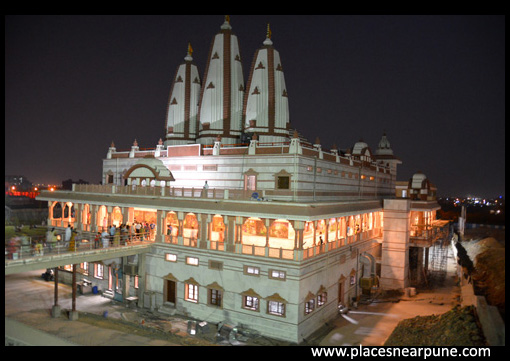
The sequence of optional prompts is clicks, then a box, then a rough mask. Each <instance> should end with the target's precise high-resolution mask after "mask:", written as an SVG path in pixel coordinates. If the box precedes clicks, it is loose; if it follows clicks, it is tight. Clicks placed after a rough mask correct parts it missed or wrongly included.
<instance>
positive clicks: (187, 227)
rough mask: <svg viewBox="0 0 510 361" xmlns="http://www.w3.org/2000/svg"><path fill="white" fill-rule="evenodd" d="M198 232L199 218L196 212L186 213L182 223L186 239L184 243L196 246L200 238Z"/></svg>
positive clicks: (183, 235) (183, 234)
mask: <svg viewBox="0 0 510 361" xmlns="http://www.w3.org/2000/svg"><path fill="white" fill-rule="evenodd" d="M198 234H199V230H198V220H197V217H196V215H195V214H194V213H188V214H186V216H185V217H184V222H183V224H182V237H183V239H184V245H185V246H192V247H195V246H196V242H197V239H198Z"/></svg>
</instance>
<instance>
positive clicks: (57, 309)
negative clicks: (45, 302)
mask: <svg viewBox="0 0 510 361" xmlns="http://www.w3.org/2000/svg"><path fill="white" fill-rule="evenodd" d="M53 272H54V277H55V283H54V288H55V289H54V302H53V307H52V308H51V317H53V318H56V317H60V306H59V304H58V267H55V268H54V270H53Z"/></svg>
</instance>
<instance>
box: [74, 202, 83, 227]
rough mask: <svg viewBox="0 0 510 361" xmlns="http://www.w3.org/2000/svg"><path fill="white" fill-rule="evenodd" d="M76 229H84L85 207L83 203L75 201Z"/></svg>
mask: <svg viewBox="0 0 510 361" xmlns="http://www.w3.org/2000/svg"><path fill="white" fill-rule="evenodd" d="M73 205H74V229H76V230H77V231H81V230H83V224H82V222H81V221H82V219H81V215H82V209H83V203H74V204H73Z"/></svg>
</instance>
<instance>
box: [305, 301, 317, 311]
mask: <svg viewBox="0 0 510 361" xmlns="http://www.w3.org/2000/svg"><path fill="white" fill-rule="evenodd" d="M314 309H315V300H314V299H311V300H310V301H308V302H306V303H305V315H308V314H310V313H312V312H313V310H314Z"/></svg>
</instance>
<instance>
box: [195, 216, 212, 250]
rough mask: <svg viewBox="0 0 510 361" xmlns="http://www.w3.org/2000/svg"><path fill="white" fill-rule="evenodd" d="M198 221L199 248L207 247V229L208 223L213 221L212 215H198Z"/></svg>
mask: <svg viewBox="0 0 510 361" xmlns="http://www.w3.org/2000/svg"><path fill="white" fill-rule="evenodd" d="M197 218H198V219H197V221H198V222H199V229H198V231H199V232H198V248H203V249H207V238H208V237H207V230H208V228H209V227H208V224H209V222H210V221H211V215H208V214H205V213H201V214H199V215H198V217H197Z"/></svg>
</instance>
